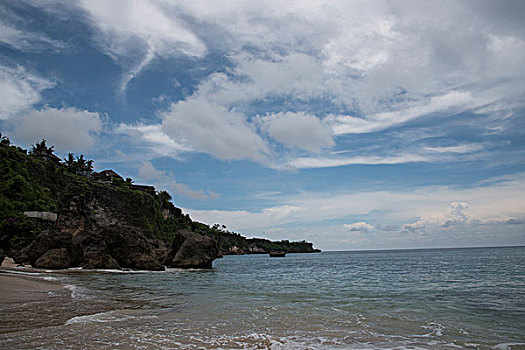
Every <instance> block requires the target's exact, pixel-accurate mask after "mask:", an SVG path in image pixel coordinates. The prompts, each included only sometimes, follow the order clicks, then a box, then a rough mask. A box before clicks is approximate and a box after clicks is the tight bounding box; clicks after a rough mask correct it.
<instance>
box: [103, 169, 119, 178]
mask: <svg viewBox="0 0 525 350" xmlns="http://www.w3.org/2000/svg"><path fill="white" fill-rule="evenodd" d="M99 175H104V176H118V177H120V178H122V176H120V175H119V174H117V173H116V172H114V171H113V170H102V171H101V172H99Z"/></svg>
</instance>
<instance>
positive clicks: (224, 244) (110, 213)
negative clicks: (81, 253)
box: [0, 135, 314, 261]
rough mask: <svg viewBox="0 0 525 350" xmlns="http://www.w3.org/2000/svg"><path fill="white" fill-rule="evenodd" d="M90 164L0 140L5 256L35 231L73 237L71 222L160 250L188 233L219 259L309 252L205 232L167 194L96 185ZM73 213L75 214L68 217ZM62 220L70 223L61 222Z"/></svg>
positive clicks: (116, 183) (0, 237) (42, 147)
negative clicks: (51, 219) (116, 230)
mask: <svg viewBox="0 0 525 350" xmlns="http://www.w3.org/2000/svg"><path fill="white" fill-rule="evenodd" d="M0 136H1V135H0ZM92 165H93V161H92V160H87V159H84V156H83V155H80V156H77V157H75V156H74V155H73V154H72V153H70V154H68V157H67V158H66V159H64V160H63V161H60V159H59V158H58V157H56V156H55V155H54V154H53V147H48V146H47V145H46V143H45V140H42V141H41V142H39V143H37V144H36V145H35V146H33V148H32V150H31V151H30V152H29V154H28V153H27V151H26V150H23V149H21V148H19V147H15V146H12V145H10V142H9V140H8V139H7V138H5V136H4V137H2V142H0V248H1V249H3V250H4V251H6V252H10V251H19V250H21V249H23V248H24V247H28V246H29V245H30V244H31V243H32V242H33V241H34V240H35V238H36V237H37V236H38V235H39V234H41V232H43V231H45V230H47V229H51V228H53V225H54V226H57V225H60V229H61V230H62V231H64V230H65V231H67V230H69V231H71V232H73V231H75V230H77V231H78V230H79V228H78V227H77V228H68V227H69V226H72V225H73V224H72V223H71V222H75V223H76V225H77V226H78V225H81V226H82V227H83V228H85V227H99V230H98V231H97V230H95V229H94V228H92V229H91V230H92V231H93V232H95V231H96V232H99V231H100V232H102V231H101V229H100V227H102V226H101V225H102V224H101V223H104V222H108V224H107V225H106V226H104V227H105V228H104V230H107V229H108V227H110V226H111V225H114V223H115V222H118V224H119V225H121V226H122V225H126V227H131V228H133V229H137V230H138V231H140V233H141V235H143V236H144V237H145V238H144V239H146V240H149V242H150V243H151V242H152V241H155V240H157V241H159V242H161V244H163V245H164V247H169V246H170V245H171V244H172V242H173V239H174V237H175V236H176V234H177V232H179V231H180V230H188V231H192V232H196V233H199V234H201V235H205V236H209V237H211V238H212V239H213V240H214V241H216V242H217V243H216V244H217V249H218V254H219V255H225V254H251V253H267V252H270V251H273V250H281V251H287V252H312V251H314V249H313V247H312V244H311V243H307V242H304V241H302V242H289V241H281V242H272V241H269V240H266V239H258V238H253V239H247V238H245V237H243V236H241V235H240V234H237V233H233V232H229V231H226V229H225V227H224V226H220V225H214V226H213V227H210V226H208V225H205V224H202V223H199V222H195V221H193V220H191V218H190V217H189V216H188V215H184V214H183V213H182V211H181V209H179V208H177V207H175V206H174V205H173V203H172V202H171V196H170V195H169V194H168V193H167V192H165V191H160V192H157V191H155V190H154V189H153V188H152V187H149V188H146V190H145V189H144V187H148V186H135V185H133V184H132V182H133V181H132V180H131V179H129V178H128V179H126V180H123V179H120V178H116V179H113V181H112V182H107V181H100V180H99V179H97V177H96V176H94V174H93V166H92ZM148 189H153V190H152V191H148ZM72 203H73V204H74V205H75V206H77V205H80V206H81V210H76V211H72V210H71V206H72ZM78 203H81V204H78ZM25 211H37V212H53V213H58V214H59V220H58V222H57V223H46V222H43V221H41V220H35V219H31V218H28V217H27V216H25V215H24V212H25ZM73 212H74V213H75V214H71V213H73ZM79 212H81V214H78V213H79ZM79 215H80V216H82V220H81V221H82V222H81V224H80V223H79V222H80V221H78V220H77V219H78V217H79ZM67 218H69V219H67ZM66 219H67V220H69V221H71V222H66V221H67V220H66ZM109 222H111V225H110V224H109ZM79 227H80V226H79ZM110 231H111V230H110ZM100 232H99V233H100ZM104 232H105V231H104ZM141 237H142V236H141ZM141 239H142V238H141ZM68 244H69V243H68ZM157 245H158V244H157ZM73 260H74V259H73ZM159 261H162V260H161V259H160V260H159Z"/></svg>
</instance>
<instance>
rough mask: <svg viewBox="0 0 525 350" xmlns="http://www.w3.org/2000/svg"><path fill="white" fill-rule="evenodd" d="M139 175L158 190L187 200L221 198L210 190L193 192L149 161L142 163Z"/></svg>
mask: <svg viewBox="0 0 525 350" xmlns="http://www.w3.org/2000/svg"><path fill="white" fill-rule="evenodd" d="M137 175H138V177H139V178H140V179H143V180H149V181H154V183H155V186H156V187H157V188H160V189H164V190H167V191H168V192H169V193H172V194H176V195H180V196H183V197H186V198H191V199H198V200H206V199H213V198H218V197H219V196H220V195H219V194H218V193H215V192H213V191H209V190H206V191H205V190H202V189H201V190H193V189H191V188H190V187H189V186H188V185H186V184H183V183H180V182H177V181H176V180H175V179H174V177H173V174H171V173H168V172H167V171H163V170H159V169H157V168H155V166H153V164H151V162H149V161H143V162H142V164H141V166H140V168H139V170H138V174H137Z"/></svg>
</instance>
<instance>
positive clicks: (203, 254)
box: [165, 230, 219, 268]
mask: <svg viewBox="0 0 525 350" xmlns="http://www.w3.org/2000/svg"><path fill="white" fill-rule="evenodd" d="M218 255H219V254H218V249H217V241H216V240H214V239H212V238H211V237H208V236H204V235H201V234H199V233H196V232H192V231H188V230H180V231H178V232H177V234H176V235H175V238H174V239H173V243H172V244H171V247H170V250H169V253H168V255H167V257H166V260H165V265H166V266H170V267H180V268H211V267H212V262H213V260H215V259H216V258H217V256H218Z"/></svg>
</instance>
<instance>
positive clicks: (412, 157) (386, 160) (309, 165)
mask: <svg viewBox="0 0 525 350" xmlns="http://www.w3.org/2000/svg"><path fill="white" fill-rule="evenodd" d="M430 160H431V159H430V158H428V157H425V156H421V155H417V154H403V155H397V156H355V157H346V158H343V157H341V158H324V157H318V158H305V157H302V158H296V159H293V160H291V161H290V162H289V165H290V166H291V167H293V168H297V169H314V168H333V167H340V166H346V165H354V164H369V165H378V164H404V163H414V162H428V161H430Z"/></svg>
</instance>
